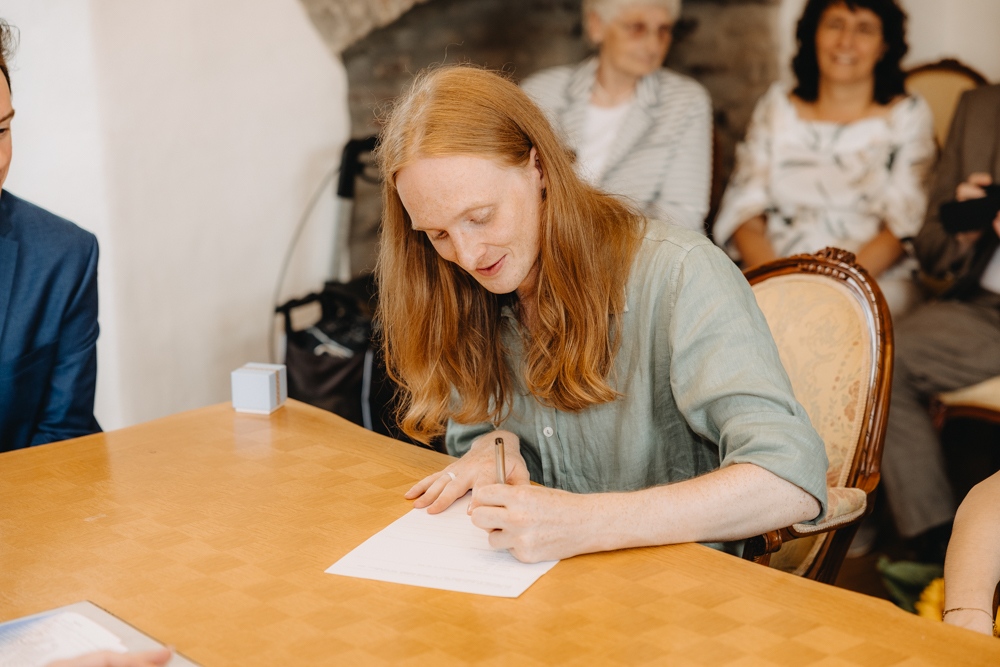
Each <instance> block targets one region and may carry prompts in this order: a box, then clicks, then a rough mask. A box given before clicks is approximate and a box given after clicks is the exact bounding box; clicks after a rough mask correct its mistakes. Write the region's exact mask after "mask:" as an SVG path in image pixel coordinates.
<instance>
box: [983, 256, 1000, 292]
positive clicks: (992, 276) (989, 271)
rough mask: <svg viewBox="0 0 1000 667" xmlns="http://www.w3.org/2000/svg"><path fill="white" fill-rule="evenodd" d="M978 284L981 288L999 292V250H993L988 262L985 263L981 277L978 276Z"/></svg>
mask: <svg viewBox="0 0 1000 667" xmlns="http://www.w3.org/2000/svg"><path fill="white" fill-rule="evenodd" d="M979 286H980V287H982V288H983V289H986V290H989V291H991V292H996V293H997V294H1000V250H994V251H993V257H991V258H990V263H989V264H987V265H986V270H984V271H983V275H982V277H980V278H979Z"/></svg>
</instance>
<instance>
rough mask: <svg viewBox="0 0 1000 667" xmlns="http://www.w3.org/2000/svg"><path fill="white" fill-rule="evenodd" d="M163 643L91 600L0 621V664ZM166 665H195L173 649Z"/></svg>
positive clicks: (22, 666)
mask: <svg viewBox="0 0 1000 667" xmlns="http://www.w3.org/2000/svg"><path fill="white" fill-rule="evenodd" d="M162 647H163V645H162V644H160V643H159V642H157V641H156V640H155V639H153V638H152V637H149V636H147V635H145V634H143V633H142V632H141V631H139V630H137V629H136V628H134V627H132V626H131V625H129V624H128V623H126V622H124V621H123V620H121V619H120V618H117V617H115V616H114V615H112V614H110V613H108V612H107V611H105V610H103V609H101V608H100V607H98V606H97V605H95V604H94V603H93V602H87V601H83V602H74V603H73V604H68V605H66V606H64V607H59V608H57V609H50V610H49V611H43V612H41V613H39V614H34V615H32V616H25V617H23V618H17V619H14V620H12V621H6V622H4V623H0V667H44V666H45V665H48V664H49V663H50V662H52V661H53V660H64V659H66V658H75V657H77V656H81V655H85V654H87V653H93V652H94V651H114V652H115V653H125V652H126V651H149V650H152V649H157V648H162ZM167 667H197V665H196V664H195V663H194V662H191V661H190V660H188V659H187V658H185V657H184V656H182V655H180V654H179V653H177V652H176V651H175V652H174V654H173V656H171V658H170V662H168V663H167Z"/></svg>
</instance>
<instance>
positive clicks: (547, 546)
mask: <svg viewBox="0 0 1000 667" xmlns="http://www.w3.org/2000/svg"><path fill="white" fill-rule="evenodd" d="M544 187H545V176H544V175H543V174H542V171H541V169H540V167H539V166H538V165H537V163H536V161H535V156H534V151H532V155H531V157H530V159H529V161H528V164H526V165H523V166H517V167H507V166H504V165H501V164H498V163H496V162H493V161H491V160H488V159H484V158H479V157H471V156H451V157H436V158H419V159H417V160H416V161H415V162H413V163H412V164H410V165H409V166H407V167H406V168H404V169H402V170H401V171H400V172H399V173H398V174H397V176H396V188H397V190H398V191H399V197H400V200H401V201H402V203H403V206H404V208H405V209H406V211H407V213H408V214H409V216H410V219H411V221H412V223H413V226H414V228H415V229H418V230H420V231H421V232H422V233H425V234H427V236H428V238H429V239H430V240H431V242H432V243H433V245H434V248H435V250H437V252H438V253H439V254H440V255H441V256H442V257H443V258H444V259H446V260H448V261H450V262H454V263H455V264H457V265H459V266H460V267H461V268H462V269H463V270H465V271H467V272H468V273H469V274H470V275H472V276H473V277H474V278H475V279H476V280H477V281H479V283H480V284H481V285H482V286H483V287H484V288H486V289H488V290H490V291H491V292H494V293H496V294H507V293H510V292H513V291H517V293H518V295H519V296H520V297H521V298H522V305H524V304H526V303H529V301H528V300H527V299H525V297H526V296H528V295H530V294H532V293H533V292H534V289H535V285H536V283H537V279H538V267H537V263H538V252H539V211H540V206H541V201H542V190H543V189H544ZM527 318H528V324H529V327H530V322H531V319H532V314H531V313H530V312H529V313H528V314H527ZM497 437H502V438H503V439H504V450H505V456H506V464H507V470H506V472H507V484H496V469H495V457H494V441H495V439H496V438H497ZM448 473H451V474H448ZM451 475H454V479H452V477H451ZM470 490H471V491H472V492H473V496H472V502H471V503H470V513H471V514H472V521H473V523H474V524H475V525H477V526H479V527H480V528H482V529H483V530H486V531H488V532H489V533H490V544H492V545H493V546H494V547H496V548H503V549H509V550H510V551H511V553H512V554H513V555H514V556H515V557H516V558H518V559H519V560H521V561H524V562H538V561H543V560H554V559H560V558H568V557H570V556H575V555H577V554H582V553H590V552H594V551H608V550H613V549H622V548H627V547H637V546H650V545H657V544H673V543H678V542H692V541H697V542H717V541H725V540H734V539H740V538H745V537H750V536H752V535H757V534H759V533H762V532H764V531H766V530H771V529H775V528H780V527H784V526H788V525H791V524H793V523H796V522H798V521H804V520H808V519H811V518H813V517H815V516H816V515H817V514H818V513H819V509H820V506H819V503H818V502H817V501H816V499H815V498H813V497H812V496H810V495H809V494H808V493H806V492H805V491H803V490H802V489H800V488H799V487H797V486H795V485H794V484H791V483H790V482H787V481H785V480H783V479H781V478H780V477H777V476H776V475H774V474H772V473H770V472H768V471H766V470H764V469H763V468H760V467H758V466H756V465H752V464H737V465H731V466H729V467H727V468H725V469H722V470H716V471H714V472H712V473H709V474H707V475H703V476H701V477H698V478H695V479H691V480H687V481H684V482H680V483H677V484H671V485H669V486H660V487H655V488H651V489H645V490H643V491H635V492H631V493H605V494H587V495H585V494H575V493H569V492H567V491H561V490H557V489H548V488H544V487H539V486H531V485H530V478H529V474H528V470H527V467H526V465H525V463H524V459H523V458H522V456H521V454H520V440H519V439H518V437H517V436H516V435H515V434H513V433H511V432H509V431H494V432H493V433H489V434H487V435H484V436H482V437H480V438H478V439H477V440H476V441H475V442H474V443H473V445H472V447H471V449H470V450H469V452H468V453H466V454H465V456H463V457H462V458H461V459H459V460H458V461H456V462H454V463H452V464H451V465H449V466H448V467H447V468H445V469H444V470H443V471H441V472H437V473H434V474H433V475H429V476H427V477H426V478H424V479H423V480H421V481H420V482H418V483H417V484H415V485H414V486H413V488H411V489H410V490H409V491H407V492H406V495H405V497H406V498H408V499H411V500H413V501H414V502H413V505H414V507H418V508H420V507H426V508H427V511H428V512H429V513H431V514H436V513H438V512H441V511H444V510H445V509H446V508H447V507H448V506H450V505H451V504H452V503H453V502H455V500H457V499H458V498H461V497H462V496H464V495H465V494H466V492H468V491H470Z"/></svg>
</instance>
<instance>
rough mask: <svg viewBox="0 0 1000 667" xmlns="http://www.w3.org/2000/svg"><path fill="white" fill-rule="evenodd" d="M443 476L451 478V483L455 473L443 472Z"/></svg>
mask: <svg viewBox="0 0 1000 667" xmlns="http://www.w3.org/2000/svg"><path fill="white" fill-rule="evenodd" d="M444 474H446V475H448V477H451V481H453V482H454V481H455V473H453V472H449V471H447V470H445V471H444Z"/></svg>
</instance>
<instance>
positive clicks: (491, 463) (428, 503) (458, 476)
mask: <svg viewBox="0 0 1000 667" xmlns="http://www.w3.org/2000/svg"><path fill="white" fill-rule="evenodd" d="M497 438H503V445H504V463H505V464H506V473H507V484H530V483H531V477H530V475H529V474H528V466H527V465H526V464H525V463H524V458H523V457H522V456H521V441H520V440H519V439H518V437H517V436H516V435H514V434H513V433H511V432H510V431H493V432H492V433H487V434H486V435H482V436H480V437H478V438H476V440H475V441H473V443H472V447H470V448H469V451H468V452H466V453H465V456H463V457H462V458H460V459H459V460H457V461H455V462H454V463H452V464H451V465H450V466H448V467H447V468H445V469H444V470H442V471H441V472H436V473H434V474H433V475H428V476H427V477H424V478H423V479H422V480H420V481H419V482H417V483H416V484H414V485H413V488H411V489H410V490H409V491H407V492H406V494H405V495H404V497H405V498H407V499H409V500H413V506H414V507H416V508H418V509H419V508H421V507H426V508H427V512H428V513H429V514H437V513H438V512H443V511H444V510H446V509H448V507H450V506H451V504H452V503H453V502H455V501H456V500H458V499H459V498H461V497H462V496H464V495H465V494H466V493H468V492H469V491H473V497H474V496H475V491H476V489H478V488H479V487H481V486H488V485H490V484H496V483H497V464H496V450H495V445H494V443H495V441H496V439H497ZM475 508H476V505H475V502H474V501H473V502H470V503H469V512H472V510H473V509H475Z"/></svg>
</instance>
